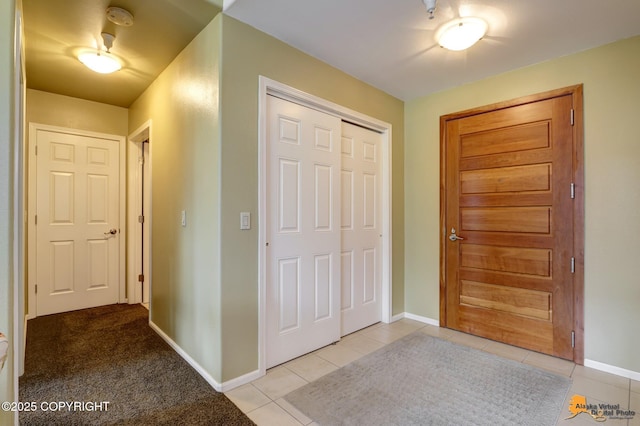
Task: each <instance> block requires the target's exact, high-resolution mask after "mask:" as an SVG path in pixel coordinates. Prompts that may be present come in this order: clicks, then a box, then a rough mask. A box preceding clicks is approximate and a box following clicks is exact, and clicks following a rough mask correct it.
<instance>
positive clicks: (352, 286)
mask: <svg viewBox="0 0 640 426" xmlns="http://www.w3.org/2000/svg"><path fill="white" fill-rule="evenodd" d="M381 149H382V135H380V134H379V133H376V132H374V131H372V130H368V129H364V128H362V127H359V126H354V125H353V124H349V123H343V125H342V143H341V152H342V166H341V167H342V177H341V184H342V191H341V192H342V203H341V204H342V207H341V210H342V215H341V229H342V252H341V257H342V273H341V276H342V286H341V292H342V332H341V335H342V336H344V335H346V334H349V333H353V332H354V331H357V330H360V329H361V328H364V327H367V326H369V325H371V324H374V323H376V322H379V321H380V320H381V317H382V314H381V312H382V311H381V308H382V306H381V291H382V286H381V282H382V281H381V233H382V232H381V219H382V210H381V209H382V204H381V201H382V196H381V189H382V173H381Z"/></svg>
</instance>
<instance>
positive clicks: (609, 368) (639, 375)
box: [584, 359, 640, 381]
mask: <svg viewBox="0 0 640 426" xmlns="http://www.w3.org/2000/svg"><path fill="white" fill-rule="evenodd" d="M584 366H585V367H590V368H593V369H595V370H600V371H604V372H606V373H611V374H615V375H616V376H622V377H626V378H627V379H633V380H637V381H640V372H637V371H631V370H627V369H624V368H620V367H616V366H615V365H609V364H605V363H603V362H598V361H593V360H590V359H585V360H584Z"/></svg>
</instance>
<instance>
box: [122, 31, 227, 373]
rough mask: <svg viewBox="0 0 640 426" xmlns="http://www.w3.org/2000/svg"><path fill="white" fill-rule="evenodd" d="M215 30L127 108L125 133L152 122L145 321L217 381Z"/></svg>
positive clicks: (195, 42)
mask: <svg viewBox="0 0 640 426" xmlns="http://www.w3.org/2000/svg"><path fill="white" fill-rule="evenodd" d="M219 32H220V22H219V20H214V21H212V22H211V23H210V24H209V25H208V26H207V27H206V28H205V29H204V30H203V31H202V32H201V33H200V34H199V35H198V36H197V37H196V38H195V39H194V40H193V41H192V42H191V43H190V44H189V45H188V46H187V47H186V48H185V49H184V50H183V51H182V52H181V53H180V55H178V57H177V58H176V59H175V60H174V61H173V62H172V63H171V64H170V65H169V67H167V69H166V70H164V71H163V72H162V74H161V75H160V76H159V77H158V78H157V79H156V80H155V81H154V82H153V83H152V84H151V86H149V88H148V89H147V90H146V91H145V92H144V93H143V94H142V95H141V96H140V97H139V98H138V99H137V100H136V101H135V102H134V103H133V104H132V105H131V107H130V108H129V131H130V132H133V131H135V130H136V129H138V128H139V127H140V126H142V125H143V124H144V123H145V122H146V121H147V120H149V119H151V120H152V127H151V142H150V151H151V176H152V178H151V185H152V188H151V210H152V212H151V253H152V254H151V285H152V290H151V297H152V299H151V313H150V315H151V320H152V321H153V322H154V323H155V324H156V325H157V326H158V327H159V328H160V329H162V331H163V332H164V333H166V334H167V335H168V336H169V337H170V338H171V339H172V340H173V341H175V342H176V343H177V344H178V345H179V346H180V347H181V348H182V349H184V351H185V352H186V353H187V354H189V356H191V357H192V358H193V359H194V360H195V361H196V362H197V363H199V364H200V365H201V366H202V367H203V368H204V369H205V370H207V371H208V372H209V374H211V376H212V377H213V378H214V379H215V380H216V381H218V382H220V377H221V367H220V365H221V356H220V327H221V325H220V303H221V297H220V280H219V276H220V267H219V257H220V255H219V248H220V236H219V218H220V215H219V208H220V201H219V190H218V188H219V185H220V179H219V173H220V170H219V168H220V166H219V163H220V158H219V149H220V147H219V126H218V82H219V78H218V69H219V56H220V55H219V49H220V35H219ZM183 210H184V211H185V212H186V227H182V226H181V211H183Z"/></svg>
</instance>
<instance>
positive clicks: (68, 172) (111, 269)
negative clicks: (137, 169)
mask: <svg viewBox="0 0 640 426" xmlns="http://www.w3.org/2000/svg"><path fill="white" fill-rule="evenodd" d="M36 137H37V156H36V159H37V160H36V161H37V166H36V167H37V171H36V174H37V178H36V180H37V182H36V187H37V189H36V192H37V208H36V209H37V213H36V214H37V225H36V246H37V247H36V263H37V266H36V276H37V277H36V284H37V293H36V299H37V314H38V315H47V314H53V313H58V312H65V311H71V310H75V309H83V308H89V307H94V306H100V305H106V304H111V303H117V301H118V291H119V288H118V285H119V282H118V274H119V273H118V271H119V244H118V240H119V238H120V235H119V227H120V224H119V203H120V194H119V187H120V186H119V167H120V165H119V158H120V157H119V144H118V142H117V141H114V140H105V139H99V138H91V137H86V136H79V135H71V134H66V133H58V132H53V131H44V130H38V131H37V136H36ZM110 230H114V231H113V232H114V233H111V232H110Z"/></svg>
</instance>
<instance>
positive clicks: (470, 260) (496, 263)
mask: <svg viewBox="0 0 640 426" xmlns="http://www.w3.org/2000/svg"><path fill="white" fill-rule="evenodd" d="M551 257H552V251H551V250H550V249H532V248H521V247H496V246H486V245H477V244H464V245H461V246H460V267H463V268H475V269H483V270H489V271H497V272H511V273H514V274H523V275H534V276H540V277H550V276H551Z"/></svg>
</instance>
